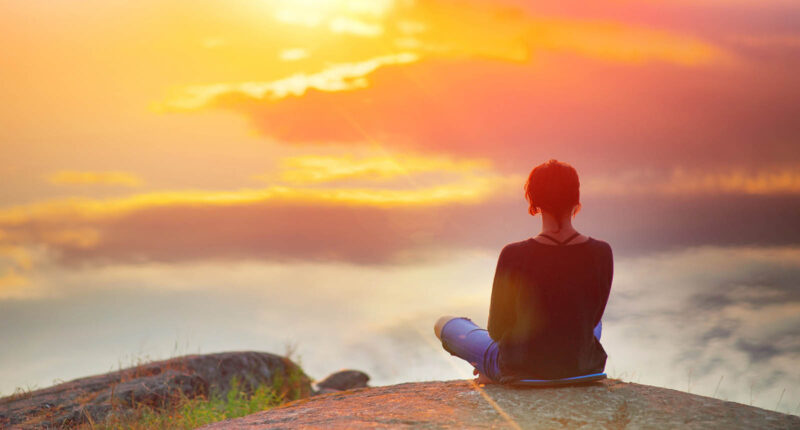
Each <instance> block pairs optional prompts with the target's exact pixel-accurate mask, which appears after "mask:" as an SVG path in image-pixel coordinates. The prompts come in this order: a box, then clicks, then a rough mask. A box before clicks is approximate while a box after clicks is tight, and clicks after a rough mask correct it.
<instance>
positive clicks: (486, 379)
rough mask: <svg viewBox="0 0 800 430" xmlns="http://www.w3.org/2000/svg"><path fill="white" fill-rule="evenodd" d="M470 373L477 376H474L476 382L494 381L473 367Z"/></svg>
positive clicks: (487, 382)
mask: <svg viewBox="0 0 800 430" xmlns="http://www.w3.org/2000/svg"><path fill="white" fill-rule="evenodd" d="M472 374H473V375H478V377H477V378H475V383H476V384H494V381H492V380H491V379H489V377H487V376H485V375H483V374H481V372H478V369H473V370H472Z"/></svg>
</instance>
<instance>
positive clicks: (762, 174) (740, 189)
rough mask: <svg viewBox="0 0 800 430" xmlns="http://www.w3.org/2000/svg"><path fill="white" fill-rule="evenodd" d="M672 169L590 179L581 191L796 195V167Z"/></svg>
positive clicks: (799, 183) (799, 180) (799, 171)
mask: <svg viewBox="0 0 800 430" xmlns="http://www.w3.org/2000/svg"><path fill="white" fill-rule="evenodd" d="M709 170H710V169H708V168H705V169H699V168H694V169H693V170H688V169H686V168H683V167H674V168H673V169H672V170H671V171H669V172H668V173H665V172H658V171H654V170H629V171H621V172H619V171H618V172H614V173H612V174H607V175H602V176H601V175H596V176H590V177H589V178H588V179H587V180H586V181H585V182H584V183H583V184H582V185H583V186H582V191H583V192H586V193H597V194H623V195H624V194H627V195H630V194H655V193H660V194H667V195H669V194H674V195H687V194H707V195H719V194H728V193H730V194H786V195H791V194H800V165H796V166H772V167H761V168H760V169H758V170H754V169H746V168H735V167H732V166H729V167H727V168H724V169H719V168H718V169H714V170H718V171H713V170H712V171H709Z"/></svg>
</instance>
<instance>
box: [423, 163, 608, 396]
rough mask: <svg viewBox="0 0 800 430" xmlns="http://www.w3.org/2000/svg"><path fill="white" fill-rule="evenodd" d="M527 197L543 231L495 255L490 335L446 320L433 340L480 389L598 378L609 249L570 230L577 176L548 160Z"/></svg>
mask: <svg viewBox="0 0 800 430" xmlns="http://www.w3.org/2000/svg"><path fill="white" fill-rule="evenodd" d="M525 197H526V199H527V200H528V202H529V204H530V206H529V209H528V212H529V213H530V214H531V215H536V214H541V215H542V230H541V232H540V233H539V234H538V235H537V236H535V237H531V238H529V239H526V240H523V241H520V242H514V243H510V244H508V245H506V246H505V247H504V248H503V250H502V251H501V252H500V257H499V258H498V261H497V268H496V271H495V275H494V283H493V286H492V295H491V304H490V307H489V324H488V327H487V329H488V330H483V329H481V328H480V327H478V326H477V325H475V324H474V323H473V322H472V321H471V320H470V319H468V318H457V317H451V316H446V317H442V318H440V319H439V320H438V321H437V322H436V324H435V326H434V332H435V333H436V336H437V337H438V338H439V339H440V340H441V341H442V346H443V347H444V349H445V350H447V351H448V352H450V353H451V354H453V355H456V356H458V357H460V358H462V359H464V360H466V361H467V362H469V363H470V364H472V366H473V367H475V374H476V375H478V379H477V382H480V383H491V382H499V383H508V382H514V381H518V380H521V379H547V380H550V379H561V378H570V377H575V376H581V375H587V374H593V373H601V372H603V370H604V368H605V363H606V358H607V356H606V352H605V350H604V349H603V346H602V345H601V344H600V333H601V328H602V323H601V318H602V316H603V311H604V310H605V307H606V303H607V301H608V296H609V292H610V291H611V281H612V278H613V274H614V261H613V255H612V252H611V247H610V246H609V244H608V243H606V242H604V241H602V240H598V239H594V238H592V237H588V236H584V235H582V234H580V233H578V232H577V231H576V230H575V229H574V228H573V226H572V222H571V218H572V217H574V216H575V215H576V214H577V213H578V211H579V210H580V207H581V204H580V198H579V197H580V193H579V181H578V173H577V172H576V171H575V169H574V168H573V167H572V166H570V165H569V164H567V163H563V162H559V161H556V160H550V161H548V162H546V163H543V164H541V165H539V166H537V167H535V168H534V169H533V171H532V172H531V174H530V176H529V178H528V181H527V183H526V184H525Z"/></svg>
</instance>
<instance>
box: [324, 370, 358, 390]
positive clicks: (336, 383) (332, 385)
mask: <svg viewBox="0 0 800 430" xmlns="http://www.w3.org/2000/svg"><path fill="white" fill-rule="evenodd" d="M368 381H369V375H367V374H366V373H364V372H362V371H360V370H342V371H339V372H336V373H332V374H330V375H329V376H328V377H327V378H325V379H323V380H322V381H320V382H317V384H316V385H317V388H318V389H319V390H320V391H321V390H323V389H324V390H336V391H343V390H349V389H352V388H364V387H366V386H367V382H368Z"/></svg>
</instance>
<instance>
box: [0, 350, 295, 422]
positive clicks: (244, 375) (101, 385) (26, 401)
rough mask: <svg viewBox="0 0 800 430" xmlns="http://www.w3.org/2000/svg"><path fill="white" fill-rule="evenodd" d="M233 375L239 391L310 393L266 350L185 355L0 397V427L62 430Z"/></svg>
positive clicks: (199, 390) (164, 401) (216, 385)
mask: <svg viewBox="0 0 800 430" xmlns="http://www.w3.org/2000/svg"><path fill="white" fill-rule="evenodd" d="M234 376H236V377H237V378H238V379H239V381H240V383H241V387H243V388H244V389H245V391H251V390H252V389H254V388H255V387H257V386H258V385H260V384H269V385H272V386H275V387H276V388H277V389H278V390H279V391H281V392H283V393H285V394H286V395H287V396H293V398H304V397H308V396H309V395H310V394H311V381H310V379H309V378H308V377H307V376H306V375H305V374H304V373H303V371H302V370H301V369H300V367H298V366H297V365H296V364H294V363H293V362H292V361H291V360H289V359H287V358H285V357H281V356H278V355H274V354H269V353H266V352H253V351H245V352H226V353H219V354H204V355H187V356H183V357H177V358H172V359H169V360H163V361H156V362H152V363H146V364H143V365H140V366H136V367H132V368H128V369H122V370H119V371H116V372H110V373H106V374H103V375H96V376H90V377H86V378H80V379H75V380H73V381H69V382H65V383H62V384H59V385H55V386H52V387H49V388H44V389H41V390H36V391H31V392H28V393H22V394H16V395H12V396H8V397H4V398H1V399H0V428H6V427H12V428H42V427H45V428H49V427H68V426H74V425H78V424H82V423H85V422H88V420H89V417H91V420H92V421H94V422H98V421H101V420H103V419H104V418H105V417H106V416H108V414H109V413H111V412H114V413H125V411H126V410H128V409H130V407H131V405H132V404H138V405H142V404H144V405H149V406H152V407H154V408H159V407H165V406H169V405H170V404H171V402H172V401H174V400H176V399H177V398H178V396H180V395H184V396H186V397H189V398H193V397H196V396H200V395H207V394H208V393H210V392H211V391H212V390H218V391H219V392H221V393H223V394H224V393H226V392H227V391H228V390H229V389H230V382H231V379H232V378H233V377H234Z"/></svg>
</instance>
